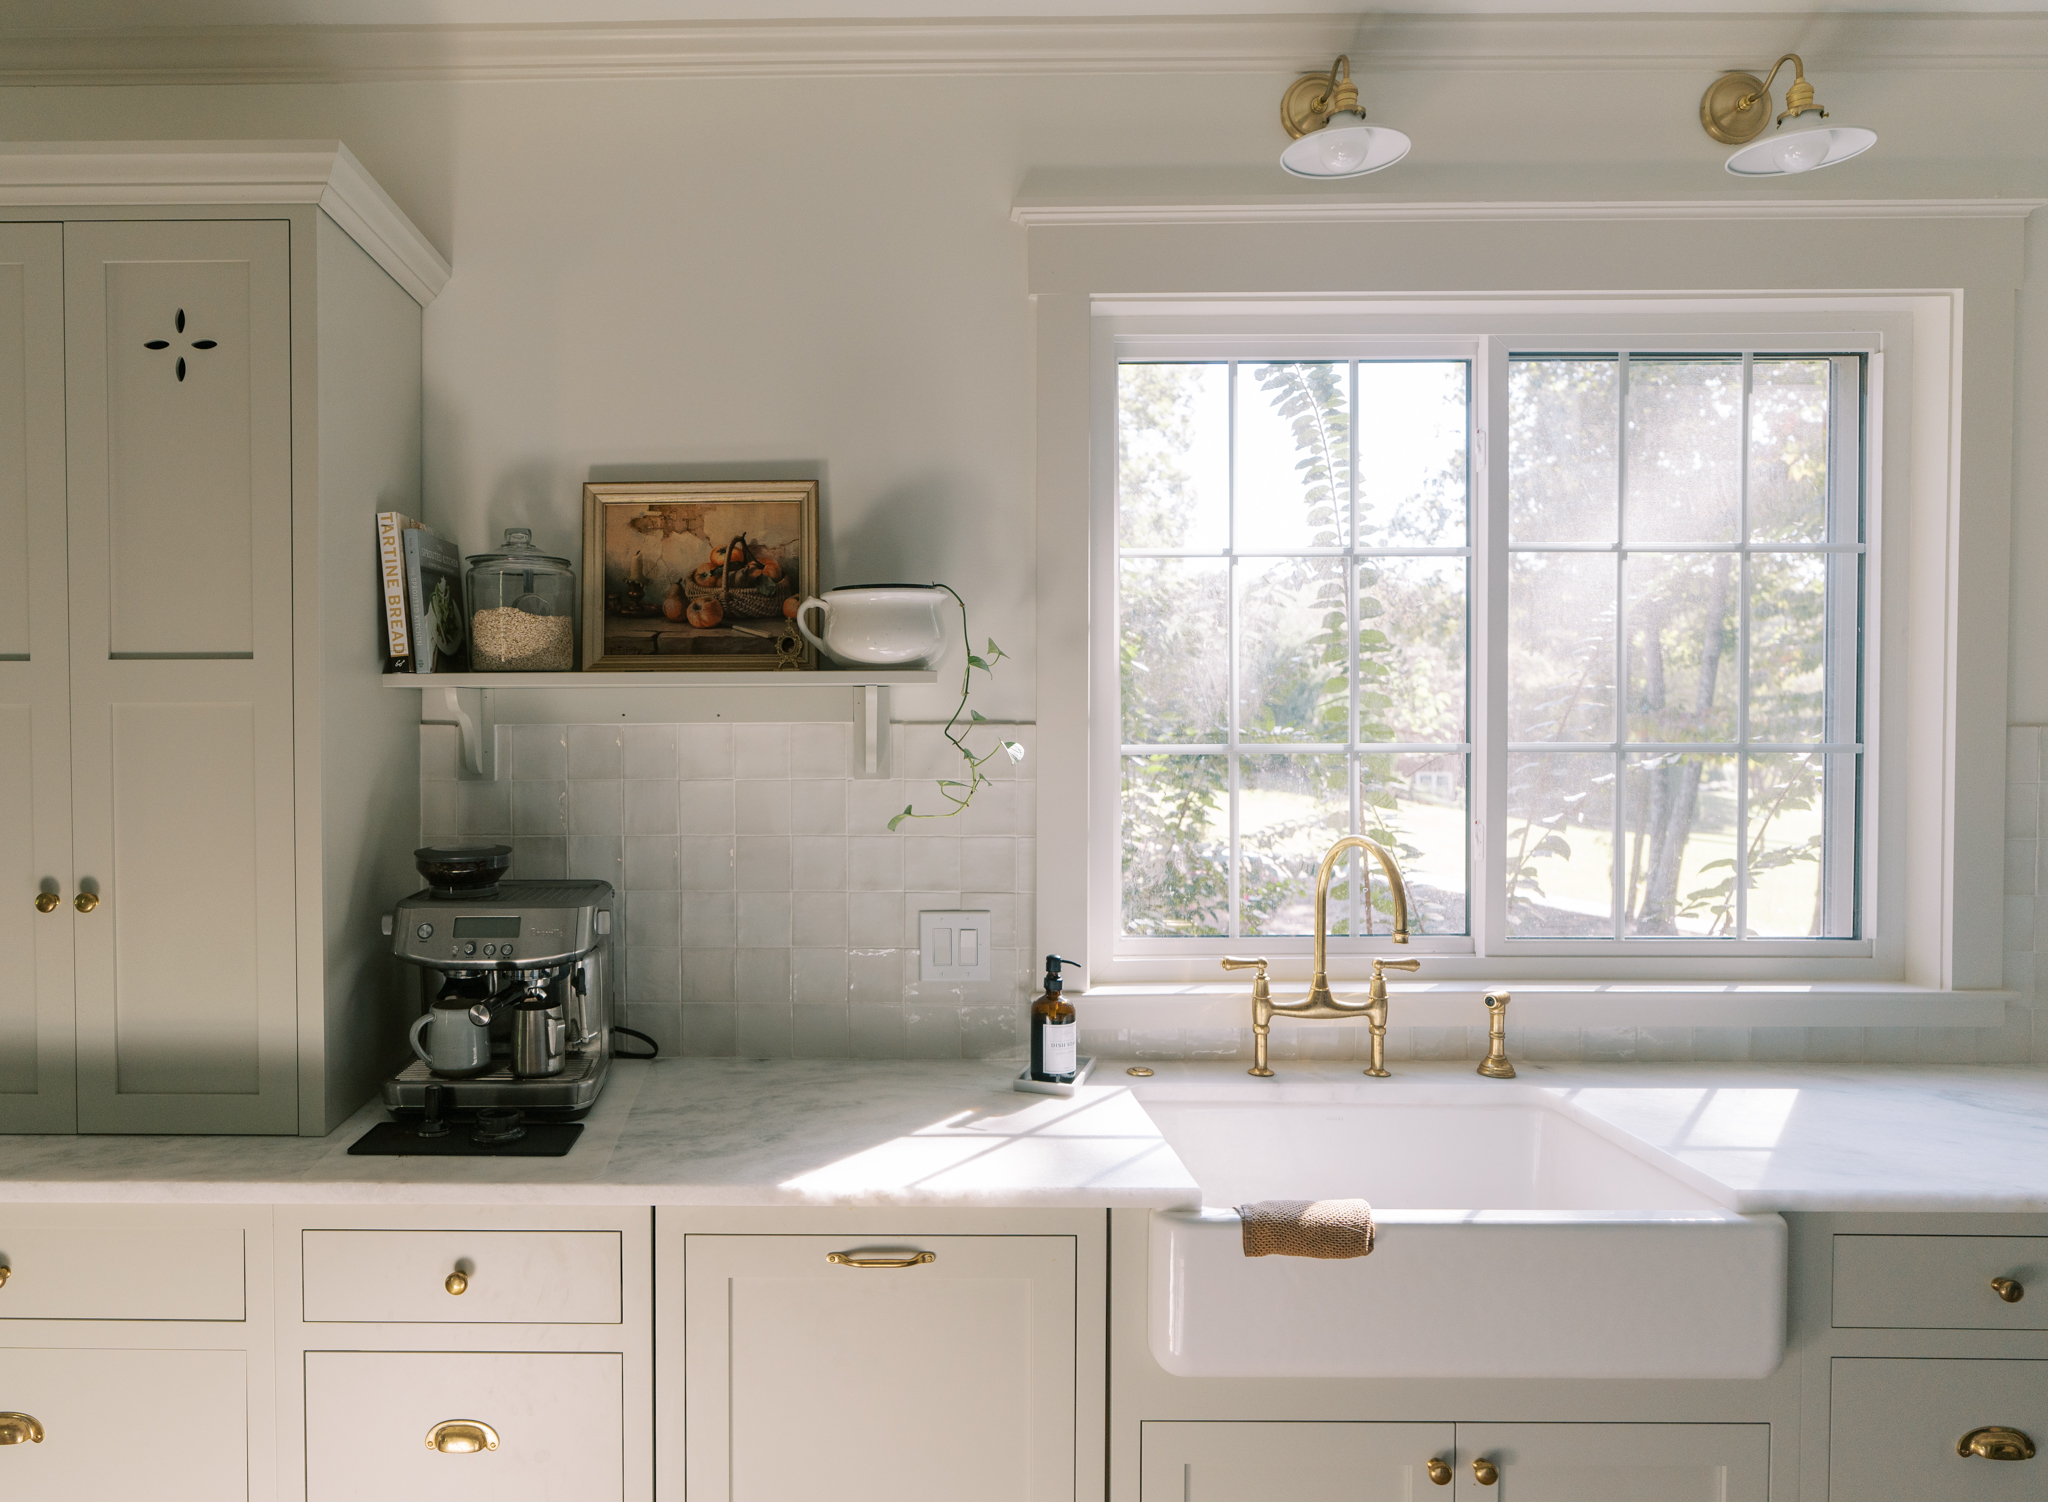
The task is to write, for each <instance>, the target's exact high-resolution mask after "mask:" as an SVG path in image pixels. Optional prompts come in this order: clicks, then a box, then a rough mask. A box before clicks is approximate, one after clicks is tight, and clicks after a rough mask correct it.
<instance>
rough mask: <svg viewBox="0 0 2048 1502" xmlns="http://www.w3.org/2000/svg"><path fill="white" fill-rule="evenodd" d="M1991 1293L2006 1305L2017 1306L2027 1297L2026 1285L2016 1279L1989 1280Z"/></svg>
mask: <svg viewBox="0 0 2048 1502" xmlns="http://www.w3.org/2000/svg"><path fill="white" fill-rule="evenodd" d="M1991 1291H1992V1292H1993V1293H1995V1294H1997V1295H1998V1296H1999V1297H2000V1298H2002V1299H2004V1300H2005V1301H2006V1303H2008V1304H2017V1303H2018V1302H2019V1301H2020V1300H2021V1299H2023V1298H2025V1297H2026V1296H2027V1289H2026V1285H2025V1284H2023V1283H2021V1282H2020V1280H2019V1279H2018V1278H1993V1279H1992V1280H1991Z"/></svg>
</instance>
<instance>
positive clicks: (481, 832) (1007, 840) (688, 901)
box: [420, 724, 2048, 1066]
mask: <svg viewBox="0 0 2048 1502" xmlns="http://www.w3.org/2000/svg"><path fill="white" fill-rule="evenodd" d="M1003 733H1004V734H1005V735H1007V736H1009V737H1011V738H1012V739H1015V740H1019V741H1021V742H1023V743H1024V745H1025V746H1026V748H1027V751H1028V750H1030V749H1035V741H1036V732H1035V731H1034V730H1033V729H1032V728H1031V727H1028V726H1023V727H1019V726H1008V727H1004V732H1003ZM893 734H894V736H895V738H896V739H895V744H894V747H893V752H894V757H895V761H894V765H895V768H896V770H897V772H898V773H899V776H898V777H897V778H896V779H895V780H890V781H868V780H861V779H856V778H853V777H852V776H850V775H849V772H850V765H849V762H848V757H849V755H850V753H851V745H850V727H848V726H846V725H832V724H826V725H820V724H790V725H781V724H776V725H759V724H755V725H506V726H501V727H499V730H498V736H499V740H498V756H499V775H498V780H497V781H495V782H477V781H461V780H459V776H458V760H459V751H458V747H457V743H456V732H455V729H454V727H453V726H447V725H423V726H421V727H420V751H421V756H420V765H421V777H422V785H421V790H420V791H421V823H422V833H423V839H424V841H425V842H426V843H436V842H448V841H454V840H471V841H474V840H479V839H492V840H500V841H504V842H505V843H508V844H510V845H511V846H512V849H513V865H512V874H513V875H515V876H551V875H552V876H565V875H566V876H579V877H601V878H603V879H604V880H607V881H609V882H611V883H612V884H613V885H614V886H616V887H618V888H619V889H620V891H621V892H623V893H624V894H625V925H624V928H625V943H626V949H625V981H626V1016H625V1018H624V1021H625V1022H626V1024H627V1025H628V1026H629V1027H637V1028H639V1029H640V1030H641V1031H642V1032H645V1033H649V1034H651V1035H652V1036H653V1037H655V1038H656V1039H658V1040H659V1041H660V1043H661V1045H662V1047H663V1049H664V1050H672V1051H680V1052H682V1053H686V1054H719V1055H742V1056H748V1057H755V1058H779V1057H787V1056H795V1057H798V1058H945V1059H952V1058H996V1057H1014V1056H1016V1055H1017V1054H1018V1053H1019V1052H1020V1051H1021V1048H1022V1044H1023V1036H1024V1035H1023V1019H1024V1013H1025V1008H1026V1007H1027V1006H1028V1005H1029V1003H1030V1000H1031V998H1032V997H1033V996H1034V995H1036V994H1037V990H1038V986H1037V980H1038V970H1037V966H1036V964H1035V963H1034V960H1035V956H1034V954H1033V938H1032V936H1033V930H1034V911H1035V909H1034V901H1033V890H1034V888H1033V883H1034V871H1035V863H1036V851H1035V840H1034V836H1035V834H1036V827H1037V787H1036V784H1035V783H1034V781H1033V767H1034V762H1033V758H1032V757H1031V756H1030V755H1028V754H1027V755H1026V757H1025V759H1024V761H1023V762H1022V763H1021V764H1019V765H1016V766H1012V765H1010V764H1009V762H1008V759H1007V758H1004V757H997V758H996V759H995V760H994V761H992V762H990V763H989V770H990V771H991V772H993V773H995V774H996V776H997V778H998V780H997V782H996V783H995V784H994V785H993V786H991V787H986V788H983V789H982V790H981V793H980V795H979V796H978V797H977V798H976V800H975V803H974V806H973V807H972V808H971V809H969V810H968V811H967V812H966V813H964V814H961V815H960V816H959V817H957V818H954V819H946V820H935V821H932V822H929V823H926V822H917V823H913V824H910V825H907V826H906V827H905V828H904V829H903V830H902V832H900V833H897V834H890V833H889V831H888V823H889V819H890V817H891V816H892V815H894V814H896V813H898V812H899V811H901V809H902V808H903V806H904V804H905V803H908V802H912V801H917V802H918V803H919V804H920V805H921V806H930V805H932V804H934V803H936V802H937V793H936V789H935V787H934V782H935V780H936V779H937V778H939V777H941V776H949V775H953V774H954V773H955V772H956V771H957V769H958V758H957V757H955V756H954V755H953V752H952V749H951V747H950V746H948V745H947V743H946V742H945V740H944V739H943V738H942V737H941V735H940V733H939V728H938V727H937V726H930V725H898V726H895V727H893ZM2044 751H2048V727H2042V726H2038V725H2015V726H2013V727H2011V729H2010V732H2009V742H2008V749H2007V758H2006V766H2007V780H2008V784H2009V785H2008V787H2007V790H2006V791H2007V799H2006V846H2005V873H2006V874H2005V890H2006V899H2005V951H2006V952H2005V984H2006V987H2007V989H2009V990H2014V991H2018V992H2020V993H2022V994H2021V996H2020V999H2018V1000H2016V1001H2012V1002H2009V1003H2007V1006H2006V1020H2005V1025H2004V1026H2002V1027H1995V1028H1886V1027H1869V1028H1804V1027H1782V1028H1773V1027H1760V1028H1725V1027H1697V1028H1647V1027H1646V1028H1578V1029H1563V1030H1544V1029H1537V1028H1518V1029H1516V1030H1515V1034H1514V1052H1515V1053H1516V1054H1517V1055H1518V1056H1520V1057H1523V1058H1527V1059H1532V1060H1538V1059H1558V1060H1573V1059H1579V1060H1588V1061H1615V1062H1629V1061H1639V1062H1645V1063H1648V1062H1658V1061H1686V1060H1702V1061H1707V1060H1730V1061H1740V1060H1751V1061H1756V1062H1778V1063H1884V1064H1975V1063H1981V1064H2034V1065H2043V1066H2048V998H2044V996H2043V994H2042V991H2041V989H2040V982H2041V978H2040V977H2039V976H2038V975H2037V973H2036V965H2035V953H2036V943H2037V936H2039V939H2040V940H2042V941H2048V827H2044V819H2043V809H2042V803H2043V801H2044V794H2048V787H2044V778H2043V770H2044V768H2043V756H2044ZM961 907H965V908H986V909H987V910H988V912H989V915H990V923H991V925H992V929H993V935H992V945H991V953H990V973H991V975H992V977H993V978H992V979H991V980H989V981H986V982H978V983H972V984H961V983H958V982H948V983H944V984H929V983H924V982H920V981H919V980H918V978H917V975H918V964H917V960H918V955H917V915H918V913H919V912H920V911H922V910H924V909H926V908H961ZM1398 1015H1399V1014H1398V1010H1397V1012H1396V1016H1397V1017H1398ZM1081 1027H1082V1031H1081V1048H1082V1052H1084V1053H1088V1054H1094V1055H1096V1056H1098V1057H1102V1058H1156V1059H1204V1058H1214V1059H1238V1058H1245V1059H1248V1058H1249V1057H1250V1056H1251V1030H1250V1028H1249V1027H1245V1028H1241V1029H1232V1028H1223V1029H1215V1030H1203V1029H1189V1028H1161V1029H1156V1030H1144V1031H1138V1030H1118V1031H1105V1030H1100V1029H1090V1028H1089V1027H1088V1013H1087V1006H1086V1003H1085V1002H1083V1004H1082V1007H1081ZM1365 1051H1366V1032H1365V1029H1364V1028H1362V1027H1360V1028H1350V1027H1331V1026H1327V1025H1325V1026H1318V1027H1312V1028H1309V1027H1303V1028H1286V1027H1283V1028H1275V1029H1274V1031H1273V1053H1274V1056H1275V1057H1276V1058H1327V1059H1355V1058H1362V1057H1363V1056H1364V1054H1365ZM1485 1051H1486V1029H1485V1028H1484V1027H1483V1026H1479V1027H1463V1028H1419V1027H1401V1026H1398V1025H1397V1026H1394V1027H1391V1028H1389V1029H1388V1030H1387V1052H1388V1056H1389V1057H1390V1058H1394V1059H1478V1058H1480V1057H1481V1056H1483V1055H1484V1053H1485Z"/></svg>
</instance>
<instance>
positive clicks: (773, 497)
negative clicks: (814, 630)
mask: <svg viewBox="0 0 2048 1502" xmlns="http://www.w3.org/2000/svg"><path fill="white" fill-rule="evenodd" d="M817 576H818V485H817V482H816V481H815V480H736V481H733V482H731V483H723V482H703V483H689V484H683V483H676V484H663V483H649V482H645V481H640V482H633V483H616V484H592V485H585V486H584V487H583V666H584V668H585V669H586V670H596V671H600V672H629V673H630V672H656V673H660V672H671V673H673V672H718V671H726V672H735V671H752V672H760V671H762V670H764V669H773V668H787V667H799V668H812V667H815V666H817V662H816V654H815V652H814V651H813V649H812V648H811V647H810V646H809V645H808V644H806V643H805V642H804V641H803V639H802V638H801V637H800V636H798V635H797V632H796V628H795V626H794V624H793V618H794V616H795V615H796V607H797V602H798V601H800V600H802V599H803V598H804V596H806V595H810V594H816V593H817V591H818V583H817Z"/></svg>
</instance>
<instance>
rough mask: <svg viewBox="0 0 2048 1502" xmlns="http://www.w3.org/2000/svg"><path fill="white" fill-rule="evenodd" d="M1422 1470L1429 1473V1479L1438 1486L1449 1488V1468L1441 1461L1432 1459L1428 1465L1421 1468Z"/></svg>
mask: <svg viewBox="0 0 2048 1502" xmlns="http://www.w3.org/2000/svg"><path fill="white" fill-rule="evenodd" d="M1423 1470H1424V1471H1426V1472H1428V1473H1429V1479H1430V1480H1431V1481H1433V1482H1435V1483H1436V1484H1437V1485H1438V1486H1449V1485H1450V1484H1451V1468H1450V1467H1449V1466H1447V1465H1445V1464H1444V1463H1443V1462H1442V1461H1441V1460H1435V1459H1432V1460H1431V1461H1430V1462H1429V1464H1428V1465H1426V1466H1424V1467H1423Z"/></svg>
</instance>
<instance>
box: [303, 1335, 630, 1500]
mask: <svg viewBox="0 0 2048 1502" xmlns="http://www.w3.org/2000/svg"><path fill="white" fill-rule="evenodd" d="M624 1408H625V1358H624V1357H622V1356H616V1355H555V1354H539V1355H537V1354H525V1353H519V1354H502V1355H458V1354H453V1353H444V1352H403V1353H398V1352H382V1351H308V1352H307V1353H306V1502H605V1499H610V1502H618V1499H619V1498H621V1497H622V1496H623V1495H624V1491H625V1471H624V1447H625V1440H626V1435H625V1431H624V1421H623V1418H622V1414H623V1411H624Z"/></svg>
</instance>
